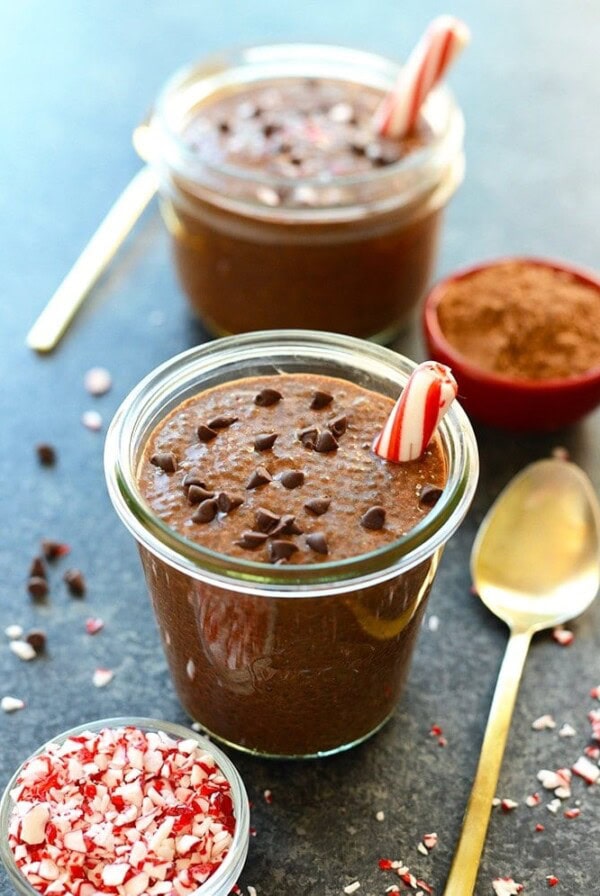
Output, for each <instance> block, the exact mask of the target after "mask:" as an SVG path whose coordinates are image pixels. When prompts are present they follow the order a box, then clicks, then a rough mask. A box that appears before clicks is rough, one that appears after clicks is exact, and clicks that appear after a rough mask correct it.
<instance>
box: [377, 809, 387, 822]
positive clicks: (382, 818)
mask: <svg viewBox="0 0 600 896" xmlns="http://www.w3.org/2000/svg"><path fill="white" fill-rule="evenodd" d="M375 821H385V812H382V811H381V809H380V810H379V812H376V813H375Z"/></svg>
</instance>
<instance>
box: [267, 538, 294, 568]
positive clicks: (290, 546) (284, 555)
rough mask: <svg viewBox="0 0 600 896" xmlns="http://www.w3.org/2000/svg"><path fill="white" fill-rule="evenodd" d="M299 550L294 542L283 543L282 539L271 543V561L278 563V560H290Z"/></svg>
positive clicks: (269, 546)
mask: <svg viewBox="0 0 600 896" xmlns="http://www.w3.org/2000/svg"><path fill="white" fill-rule="evenodd" d="M297 550H298V547H297V545H295V544H294V542H293V541H283V540H282V539H276V540H275V541H270V542H269V545H268V551H269V560H270V561H271V563H277V561H278V560H289V559H290V557H291V556H292V554H295V553H296V551H297Z"/></svg>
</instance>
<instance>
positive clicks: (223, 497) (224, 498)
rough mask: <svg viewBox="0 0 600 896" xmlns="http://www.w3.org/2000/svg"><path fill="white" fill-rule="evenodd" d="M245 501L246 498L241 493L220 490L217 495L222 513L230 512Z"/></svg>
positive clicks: (218, 505)
mask: <svg viewBox="0 0 600 896" xmlns="http://www.w3.org/2000/svg"><path fill="white" fill-rule="evenodd" d="M243 503H244V499H243V498H242V496H241V495H230V494H228V493H227V492H219V494H218V495H217V507H218V508H219V510H220V511H221V513H230V512H231V511H232V510H235V508H236V507H240V506H241V505H242V504H243Z"/></svg>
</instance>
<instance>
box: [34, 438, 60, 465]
mask: <svg viewBox="0 0 600 896" xmlns="http://www.w3.org/2000/svg"><path fill="white" fill-rule="evenodd" d="M35 450H36V454H37V456H38V460H39V462H40V463H41V465H42V466H43V467H52V466H54V464H55V463H56V451H55V450H54V447H53V446H52V445H49V444H48V443H47V442H41V443H40V444H39V445H36V446H35Z"/></svg>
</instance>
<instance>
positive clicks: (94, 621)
mask: <svg viewBox="0 0 600 896" xmlns="http://www.w3.org/2000/svg"><path fill="white" fill-rule="evenodd" d="M103 628H104V620H103V619H100V618H98V617H91V618H90V619H86V620H85V630H86V632H87V633H88V635H96V634H97V633H98V632H101V631H102V629H103Z"/></svg>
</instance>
